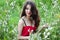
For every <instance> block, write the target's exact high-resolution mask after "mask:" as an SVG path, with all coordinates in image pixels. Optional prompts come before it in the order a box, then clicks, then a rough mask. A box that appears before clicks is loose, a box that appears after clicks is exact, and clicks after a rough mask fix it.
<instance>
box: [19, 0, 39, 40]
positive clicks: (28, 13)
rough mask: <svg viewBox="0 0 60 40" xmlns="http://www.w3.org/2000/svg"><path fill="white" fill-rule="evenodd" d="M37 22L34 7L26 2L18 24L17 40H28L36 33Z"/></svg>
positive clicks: (31, 3) (29, 2)
mask: <svg viewBox="0 0 60 40" xmlns="http://www.w3.org/2000/svg"><path fill="white" fill-rule="evenodd" d="M39 22H40V19H39V15H38V11H37V8H36V5H35V4H34V3H33V2H31V1H27V2H26V4H25V5H24V8H23V11H22V14H21V19H20V20H19V23H18V40H28V39H29V37H30V36H29V35H30V34H31V33H33V32H36V29H37V28H38V26H39Z"/></svg>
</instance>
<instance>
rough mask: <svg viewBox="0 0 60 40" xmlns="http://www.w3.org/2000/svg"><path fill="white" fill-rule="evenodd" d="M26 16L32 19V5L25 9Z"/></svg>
mask: <svg viewBox="0 0 60 40" xmlns="http://www.w3.org/2000/svg"><path fill="white" fill-rule="evenodd" d="M25 13H26V16H28V17H30V16H31V14H32V13H31V5H29V4H28V5H27V6H26V9H25Z"/></svg>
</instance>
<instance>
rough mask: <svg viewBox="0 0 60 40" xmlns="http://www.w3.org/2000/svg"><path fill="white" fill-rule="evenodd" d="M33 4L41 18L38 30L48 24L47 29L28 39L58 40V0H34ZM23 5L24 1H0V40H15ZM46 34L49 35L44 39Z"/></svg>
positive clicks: (59, 19) (59, 31) (59, 23)
mask: <svg viewBox="0 0 60 40" xmlns="http://www.w3.org/2000/svg"><path fill="white" fill-rule="evenodd" d="M34 2H35V4H36V7H37V9H38V12H39V16H40V17H41V18H40V19H41V22H40V26H39V28H38V30H40V28H41V26H42V25H44V24H46V23H48V24H49V28H46V29H44V30H42V31H41V32H39V33H38V35H37V34H32V35H31V38H30V39H31V40H59V39H60V0H34ZM24 3H25V1H24V0H0V40H17V34H18V32H17V27H18V21H19V19H20V14H21V10H22V7H23V4H24ZM46 30H47V32H46ZM48 32H49V33H50V34H49V35H48V36H47V37H46V35H47V33H48ZM40 33H41V34H40ZM44 33H45V34H46V35H44ZM45 37H46V38H45Z"/></svg>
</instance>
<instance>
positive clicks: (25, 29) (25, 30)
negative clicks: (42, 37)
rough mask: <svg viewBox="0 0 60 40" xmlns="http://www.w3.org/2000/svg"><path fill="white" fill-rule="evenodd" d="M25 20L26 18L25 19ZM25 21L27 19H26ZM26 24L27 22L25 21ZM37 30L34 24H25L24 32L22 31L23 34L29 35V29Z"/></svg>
mask: <svg viewBox="0 0 60 40" xmlns="http://www.w3.org/2000/svg"><path fill="white" fill-rule="evenodd" d="M23 21H24V19H23ZM24 23H25V21H24ZM25 25H26V23H25ZM34 30H36V27H35V26H34V27H32V26H24V27H23V29H22V33H21V36H29V31H34Z"/></svg>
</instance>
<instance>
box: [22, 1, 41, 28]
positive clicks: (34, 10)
mask: <svg viewBox="0 0 60 40" xmlns="http://www.w3.org/2000/svg"><path fill="white" fill-rule="evenodd" d="M28 4H29V5H31V12H32V15H31V17H32V18H33V20H34V21H35V26H36V27H37V28H38V26H39V22H40V18H39V15H38V10H37V8H36V5H35V4H34V3H33V2H31V1H27V2H26V4H25V5H24V7H23V11H22V14H21V17H22V16H26V13H25V9H26V6H27V5H28Z"/></svg>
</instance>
